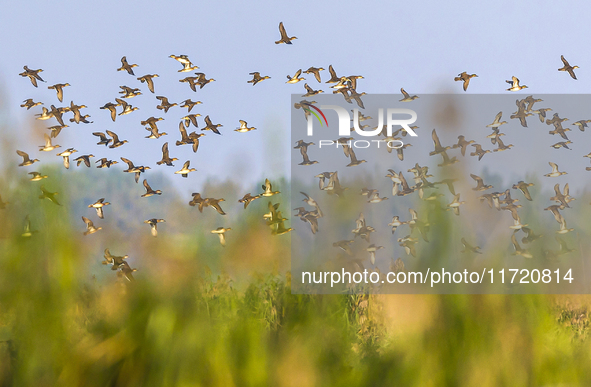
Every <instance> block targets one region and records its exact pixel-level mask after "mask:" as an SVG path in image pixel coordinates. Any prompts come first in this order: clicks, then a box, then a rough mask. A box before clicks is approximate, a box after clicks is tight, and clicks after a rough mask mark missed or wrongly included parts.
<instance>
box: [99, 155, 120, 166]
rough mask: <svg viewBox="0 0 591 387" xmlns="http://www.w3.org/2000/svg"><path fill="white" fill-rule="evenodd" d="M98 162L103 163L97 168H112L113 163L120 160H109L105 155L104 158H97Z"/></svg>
mask: <svg viewBox="0 0 591 387" xmlns="http://www.w3.org/2000/svg"><path fill="white" fill-rule="evenodd" d="M96 163H101V164H100V165H98V166H97V168H111V165H113V164H118V163H119V162H118V161H114V160H108V159H107V158H106V157H103V158H102V159H100V160H97V161H96V162H95V164H96Z"/></svg>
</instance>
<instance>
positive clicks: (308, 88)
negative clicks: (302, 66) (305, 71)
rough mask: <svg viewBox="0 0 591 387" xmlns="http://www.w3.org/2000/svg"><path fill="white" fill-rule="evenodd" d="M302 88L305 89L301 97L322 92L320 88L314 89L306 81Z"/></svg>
mask: <svg viewBox="0 0 591 387" xmlns="http://www.w3.org/2000/svg"><path fill="white" fill-rule="evenodd" d="M304 88H305V89H306V94H304V95H302V97H311V96H313V95H316V94H320V93H323V91H322V90H314V89H312V88H311V87H310V86H308V84H307V83H305V84H304Z"/></svg>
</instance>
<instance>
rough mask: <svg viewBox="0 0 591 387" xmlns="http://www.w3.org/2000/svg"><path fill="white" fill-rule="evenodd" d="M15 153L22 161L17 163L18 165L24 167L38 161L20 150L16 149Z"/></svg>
mask: <svg viewBox="0 0 591 387" xmlns="http://www.w3.org/2000/svg"><path fill="white" fill-rule="evenodd" d="M16 154H17V155H19V156H20V157H22V158H23V162H22V163H20V164H19V165H18V166H19V167H26V166H29V165H31V164H34V163H36V162H38V161H39V159H33V160H31V159H30V158H29V155H28V154H27V153H25V152H23V151H20V150H17V151H16Z"/></svg>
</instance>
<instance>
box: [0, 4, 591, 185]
mask: <svg viewBox="0 0 591 387" xmlns="http://www.w3.org/2000/svg"><path fill="white" fill-rule="evenodd" d="M590 9H591V4H589V3H587V2H583V1H578V2H568V3H564V2H561V3H555V2H549V1H544V2H539V1H538V2H532V1H528V2H526V1H522V2H514V1H495V2H488V3H485V4H484V3H478V4H476V3H474V2H469V1H462V2H454V4H453V5H450V4H449V3H444V2H440V1H416V2H396V3H384V2H373V3H372V2H369V3H368V2H364V3H359V2H352V1H338V2H337V1H331V2H307V1H304V2H299V3H297V5H294V3H279V2H271V1H267V2H257V3H245V2H238V1H230V2H223V3H222V2H186V1H182V2H178V1H167V2H161V1H142V2H140V1H129V2H113V3H108V2H107V3H105V2H102V3H95V2H79V1H62V2H59V4H58V3H47V2H43V1H28V2H25V3H23V2H6V3H4V4H3V5H2V12H1V13H0V33H2V36H3V42H2V45H1V46H0V86H1V89H2V90H3V92H4V93H5V94H6V98H5V101H4V102H5V106H4V109H3V112H2V114H3V115H5V116H4V117H2V121H1V122H3V123H4V124H5V126H4V128H5V130H8V131H9V132H10V134H12V135H15V136H17V137H18V141H17V144H18V147H19V148H20V149H23V150H25V151H28V152H29V153H39V152H37V151H36V149H37V148H38V145H41V144H42V142H43V141H42V139H41V136H42V133H43V132H44V130H43V129H38V130H37V133H38V134H37V140H35V141H34V143H31V140H30V139H29V137H28V136H26V135H24V133H23V132H25V128H26V127H27V126H28V124H29V123H31V122H33V121H34V120H33V115H34V113H38V112H40V107H36V108H33V109H31V110H29V111H26V110H25V109H24V108H20V107H19V105H20V103H22V101H23V100H24V99H25V98H33V99H34V100H35V101H42V102H44V103H45V106H47V107H49V106H50V105H51V104H55V105H56V106H63V105H66V104H69V102H70V101H71V100H73V101H74V102H75V103H77V104H85V105H87V106H88V109H85V111H84V113H86V114H90V115H91V118H90V119H91V120H93V121H94V123H93V124H90V125H84V124H80V125H76V124H72V125H70V127H69V128H66V129H64V131H63V132H62V134H60V136H59V137H58V139H57V141H56V143H58V144H60V145H62V147H76V149H78V150H79V152H80V153H79V154H78V155H80V154H88V153H93V154H94V155H95V156H97V159H98V158H100V157H109V158H111V159H117V160H119V157H120V156H124V157H127V158H129V159H131V160H132V161H134V162H135V163H136V164H140V165H141V164H144V165H150V166H152V167H153V168H155V167H156V165H155V162H156V161H157V160H159V159H160V157H161V154H160V148H161V146H162V144H163V143H164V142H165V141H168V142H169V144H170V150H171V155H172V156H173V157H177V158H179V159H180V160H181V161H178V162H177V163H176V166H180V165H182V161H184V160H187V159H190V160H191V166H192V167H195V168H197V169H198V172H196V173H194V174H192V175H190V178H189V179H182V178H181V177H179V176H173V177H174V178H177V179H176V181H177V182H178V184H179V187H181V189H183V190H186V191H195V190H196V189H198V187H199V186H200V185H201V184H202V183H203V181H204V180H205V179H207V178H217V179H225V178H232V179H234V178H235V177H236V176H240V177H242V178H244V179H245V180H247V181H249V180H250V181H253V182H258V181H260V180H261V179H264V177H265V176H278V175H282V174H284V173H289V164H288V162H289V155H291V153H292V152H296V156H297V157H299V154H298V152H297V151H294V150H293V149H292V147H293V145H292V144H291V142H290V133H289V130H290V110H289V109H290V94H292V93H300V92H302V93H303V82H301V83H298V84H295V85H289V84H285V81H286V80H287V79H286V75H288V74H289V75H293V74H294V73H295V71H296V70H297V69H299V68H303V69H307V68H308V67H310V66H316V67H324V68H325V69H327V68H328V65H329V64H332V65H333V66H334V67H335V69H336V70H337V73H338V74H339V75H345V74H347V75H348V74H358V75H363V76H364V77H365V79H363V80H361V81H360V82H359V83H358V90H359V91H365V92H367V93H398V90H399V89H400V87H404V88H405V89H406V90H407V91H409V92H411V93H415V94H420V93H438V92H462V91H461V84H460V83H459V82H457V83H456V82H454V81H453V77H454V76H455V75H457V74H458V73H460V72H462V71H468V72H470V73H477V74H478V75H479V77H478V78H475V79H473V80H472V82H471V84H470V88H469V93H506V92H505V89H506V88H507V84H506V83H505V80H506V79H510V77H511V76H512V75H515V76H517V77H519V78H520V79H521V81H522V83H524V84H527V85H528V86H529V89H528V90H527V92H529V93H528V94H541V93H586V92H588V90H589V84H590V82H591V76H589V75H588V68H591V54H590V53H589V52H588V51H587V50H585V48H586V47H587V43H588V42H587V35H588V34H586V33H585V31H584V30H583V29H584V28H585V26H586V25H587V23H588V20H587V17H588V15H589V10H590ZM280 21H283V23H284V24H285V27H286V29H287V33H288V34H289V35H290V36H297V38H298V39H297V40H295V41H294V44H293V45H290V46H288V45H285V44H281V45H276V44H274V41H276V40H278V39H279V32H278V24H279V22H280ZM170 54H186V55H188V56H189V58H190V59H191V60H192V62H193V63H194V64H195V65H197V66H199V67H200V69H199V70H198V71H202V72H204V73H205V74H206V75H207V77H208V78H209V77H212V78H214V79H215V82H213V83H211V84H208V85H206V86H205V87H204V88H203V89H202V90H198V91H197V92H193V91H191V90H190V89H189V86H188V85H187V84H185V83H179V82H178V80H179V79H181V78H184V77H185V76H188V75H190V74H191V73H179V72H177V70H179V69H180V68H181V65H180V64H179V63H177V62H176V61H175V60H173V59H170V58H169V57H168V56H169V55H170ZM561 54H562V55H564V56H565V57H566V58H567V59H569V61H570V63H571V64H573V65H575V64H576V65H579V66H581V69H580V70H578V72H577V76H578V78H579V79H578V80H577V81H575V80H572V79H570V77H569V76H568V75H567V74H565V73H562V72H558V71H556V70H557V69H558V68H559V67H561V66H562V63H561V61H560V55H561ZM124 55H125V56H127V58H128V60H129V63H137V64H138V65H139V67H137V68H135V69H134V71H135V73H136V76H135V77H132V76H130V75H128V74H127V73H125V72H117V71H116V69H117V68H118V67H120V65H121V63H120V59H121V57H122V56H124ZM23 65H28V66H29V67H30V68H33V69H37V68H42V69H43V70H44V71H43V73H42V74H41V75H42V77H43V79H45V80H46V81H47V83H40V84H39V88H37V89H36V88H34V87H33V86H32V85H31V83H30V82H29V80H28V79H25V78H22V77H20V76H18V74H19V73H20V72H21V71H22V68H23ZM253 71H259V72H261V74H263V75H269V76H271V79H269V80H266V81H264V82H262V83H260V84H258V85H256V86H254V87H253V86H252V85H251V84H248V83H247V82H246V81H247V80H249V79H250V76H249V73H250V72H253ZM147 73H151V74H153V73H157V74H159V75H160V77H159V78H156V79H155V89H156V94H152V93H150V92H149V91H148V90H147V87H146V86H145V85H144V84H141V83H140V82H139V81H137V80H136V77H139V76H142V75H144V74H147ZM322 76H323V81H324V79H327V77H328V72H327V71H324V72H323V73H322ZM305 77H306V78H307V81H308V80H309V81H310V84H311V85H312V86H313V87H315V88H316V87H317V85H318V84H317V83H316V81H315V80H313V79H312V78H313V77H312V76H305ZM65 82H68V83H70V84H71V85H72V86H71V87H68V88H66V89H65V90H64V102H63V104H60V103H59V101H58V100H57V98H56V95H55V92H54V91H53V90H48V89H47V86H48V85H51V84H54V83H65ZM120 85H127V86H131V87H139V88H140V89H141V90H142V92H143V95H141V96H139V97H135V98H132V99H130V100H129V102H130V103H131V104H132V105H134V106H137V107H139V108H140V110H139V111H136V112H134V113H132V114H129V115H126V116H121V117H118V118H117V121H116V122H115V123H113V122H112V121H111V119H110V117H109V113H108V112H107V111H104V110H100V109H99V107H100V106H103V105H104V104H105V103H106V102H109V101H111V102H114V99H115V98H116V97H118V96H119V94H118V91H119V87H118V86H120ZM322 88H323V89H324V90H325V92H328V91H329V90H330V89H329V88H328V85H326V84H323V85H322ZM156 95H164V96H167V97H168V98H169V99H170V100H171V101H172V102H180V101H182V100H184V99H187V98H192V99H193V100H194V101H195V100H200V101H203V105H199V106H197V107H195V108H194V111H193V112H197V113H200V114H202V116H203V117H204V116H205V115H210V117H211V118H212V120H213V121H214V123H221V124H222V125H223V128H221V132H222V133H223V135H222V136H216V135H215V134H213V133H211V132H207V135H206V136H205V137H203V138H202V141H201V146H200V149H199V151H198V152H197V154H193V152H192V151H191V149H190V147H188V146H183V147H176V146H174V145H173V144H174V142H175V141H176V140H177V139H178V138H179V134H178V122H179V118H180V117H182V116H183V115H185V114H186V109H180V108H177V107H174V108H172V109H171V110H170V111H169V112H168V113H167V114H164V113H163V112H162V111H159V110H157V109H156V108H155V106H156V105H157V103H158V101H157V100H156V98H155V96H156ZM526 95H527V94H526ZM68 116H69V115H68ZM150 116H156V117H163V118H165V121H161V122H160V123H159V127H160V129H161V131H165V132H168V133H169V135H168V136H165V137H162V138H160V139H158V140H150V139H144V138H143V137H145V136H146V135H148V132H147V131H145V130H144V129H143V126H142V125H140V121H142V120H144V119H146V118H148V117H150ZM203 117H201V118H200V127H202V126H204V125H203V120H202V118H203ZM239 119H243V120H246V121H247V122H248V124H249V126H255V127H257V130H256V131H253V132H249V133H236V132H234V131H233V130H234V129H235V128H236V127H237V126H238V120H239ZM47 123H50V125H54V124H55V123H54V120H51V121H36V124H38V127H39V128H44V127H46V126H50V125H46V124H47ZM106 129H110V130H113V131H115V132H116V133H118V134H119V135H120V137H121V138H122V139H127V140H129V141H130V143H129V144H126V145H124V146H123V147H121V148H118V149H115V150H112V149H107V148H104V147H99V146H97V145H95V143H96V142H97V139H96V138H95V137H94V136H92V135H91V132H94V131H103V132H104V131H105V130H106ZM190 130H194V129H190ZM421 141H428V142H430V137H425V138H424V139H422V140H421ZM50 153H51V154H50V155H43V156H42V161H43V162H47V161H55V162H60V158H58V157H55V156H54V154H53V153H54V152H50ZM55 153H57V152H55ZM15 156H16V155H15ZM117 167H119V166H117ZM158 170H163V171H165V172H167V173H171V174H172V172H173V171H174V170H177V168H170V167H160V168H158Z"/></svg>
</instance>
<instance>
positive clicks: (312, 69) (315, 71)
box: [304, 67, 324, 82]
mask: <svg viewBox="0 0 591 387" xmlns="http://www.w3.org/2000/svg"><path fill="white" fill-rule="evenodd" d="M323 70H324V69H323V68H322V67H318V68H316V67H310V68H309V69H308V70H306V71H304V74H314V77H315V78H316V80H317V81H318V82H322V81H321V80H320V72H321V71H323Z"/></svg>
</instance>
